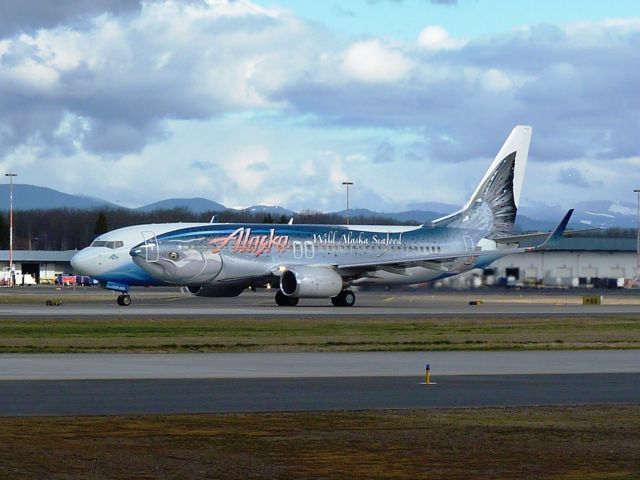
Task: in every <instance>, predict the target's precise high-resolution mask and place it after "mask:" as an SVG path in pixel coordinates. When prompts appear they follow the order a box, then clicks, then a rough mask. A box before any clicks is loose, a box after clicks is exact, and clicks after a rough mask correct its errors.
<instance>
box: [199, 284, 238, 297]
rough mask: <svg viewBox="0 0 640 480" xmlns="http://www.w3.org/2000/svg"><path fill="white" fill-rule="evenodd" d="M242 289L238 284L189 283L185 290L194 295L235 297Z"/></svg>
mask: <svg viewBox="0 0 640 480" xmlns="http://www.w3.org/2000/svg"><path fill="white" fill-rule="evenodd" d="M243 290H244V286H238V285H190V286H188V287H187V291H188V292H189V293H190V294H191V295H195V296H196V297H237V296H238V295H240V294H241V293H242V291H243Z"/></svg>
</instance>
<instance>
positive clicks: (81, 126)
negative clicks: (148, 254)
mask: <svg viewBox="0 0 640 480" xmlns="http://www.w3.org/2000/svg"><path fill="white" fill-rule="evenodd" d="M515 125H531V126H533V138H532V144H531V149H530V152H529V162H528V165H527V172H526V177H525V185H524V190H523V197H522V199H521V203H522V204H525V205H529V206H536V205H558V206H562V207H566V208H569V207H571V206H572V202H576V201H588V200H603V199H606V200H613V201H628V202H633V201H634V200H635V197H634V196H633V189H634V188H637V187H638V186H639V185H640V3H638V2H637V0H628V1H627V0H616V1H612V2H603V1H599V0H580V1H577V0H576V1H566V2H557V1H551V0H535V1H534V0H531V1H525V0H521V1H517V2H514V1H507V0H502V1H498V0H349V1H347V0H342V1H333V0H324V1H317V0H279V1H278V0H253V1H249V0H235V1H232V0H183V1H168V0H155V1H141V0H93V1H91V2H86V1H84V0H57V1H56V2H50V1H48V0H41V1H36V0H22V1H19V2H18V1H11V0H0V167H1V168H2V170H3V171H4V172H9V171H11V172H15V173H17V174H18V177H17V179H16V182H17V183H27V184H33V185H40V186H46V187H50V188H54V189H57V190H61V191H64V192H68V193H75V194H84V195H90V196H95V197H100V198H104V199H106V200H109V201H112V202H114V203H117V204H119V205H122V206H131V207H135V206H141V205H144V204H148V203H151V202H154V201H158V200H161V199H164V198H173V197H181V198H190V197H205V198H209V199H211V200H215V201H218V202H221V203H223V204H225V205H227V206H230V207H242V206H248V205H253V204H259V203H263V204H277V205H282V206H286V207H288V208H292V209H294V210H301V209H313V210H323V211H331V210H338V209H341V208H343V207H344V201H345V199H344V187H343V186H342V184H341V183H342V182H343V181H345V180H350V181H353V182H354V186H353V187H352V188H351V190H350V194H351V197H350V199H351V202H350V203H351V206H352V207H358V208H369V209H372V210H378V211H399V210H402V209H405V208H406V207H407V205H412V204H419V203H421V202H445V203H451V204H460V205H461V204H463V203H464V202H465V201H466V199H467V197H468V195H469V194H470V193H471V192H472V190H473V189H474V187H475V186H476V184H477V183H478V181H479V180H480V178H481V177H482V175H483V174H484V172H485V170H486V168H487V167H488V165H489V163H490V162H491V160H492V159H493V157H494V156H495V154H496V153H497V152H498V150H499V149H500V146H501V145H502V143H503V142H504V140H505V139H506V138H507V136H508V134H509V132H510V131H511V129H512V128H513V127H514V126H515Z"/></svg>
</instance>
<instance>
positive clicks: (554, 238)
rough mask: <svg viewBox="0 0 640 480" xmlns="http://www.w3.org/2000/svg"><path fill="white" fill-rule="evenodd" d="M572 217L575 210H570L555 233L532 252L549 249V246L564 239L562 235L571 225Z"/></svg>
mask: <svg viewBox="0 0 640 480" xmlns="http://www.w3.org/2000/svg"><path fill="white" fill-rule="evenodd" d="M571 215H573V208H572V209H571V210H569V211H568V212H567V213H566V214H565V216H564V218H563V219H562V221H561V222H560V223H559V224H558V226H557V227H556V228H555V229H554V230H553V232H551V235H549V236H548V237H547V239H546V240H545V241H544V242H543V243H542V244H541V245H538V246H537V247H533V249H532V250H539V249H543V248H548V247H549V246H551V245H553V244H554V243H555V242H557V241H558V240H560V238H562V234H563V233H564V231H565V230H566V229H567V225H568V224H569V220H570V219H571Z"/></svg>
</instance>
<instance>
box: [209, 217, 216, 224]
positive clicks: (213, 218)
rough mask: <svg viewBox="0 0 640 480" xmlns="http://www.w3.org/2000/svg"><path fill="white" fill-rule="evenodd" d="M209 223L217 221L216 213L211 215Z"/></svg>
mask: <svg viewBox="0 0 640 480" xmlns="http://www.w3.org/2000/svg"><path fill="white" fill-rule="evenodd" d="M209 223H216V216H215V215H212V216H211V221H210V222H209Z"/></svg>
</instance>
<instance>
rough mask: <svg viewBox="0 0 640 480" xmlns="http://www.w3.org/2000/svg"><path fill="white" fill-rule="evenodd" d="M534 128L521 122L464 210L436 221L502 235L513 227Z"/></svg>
mask: <svg viewBox="0 0 640 480" xmlns="http://www.w3.org/2000/svg"><path fill="white" fill-rule="evenodd" d="M531 131H532V128H531V127H528V126H520V125H519V126H517V127H515V128H514V129H513V130H512V131H511V134H510V135H509V137H508V138H507V140H506V142H504V145H503V146H502V148H501V149H500V151H499V152H498V155H496V158H495V159H494V160H493V162H492V163H491V166H490V167H489V170H487V172H486V173H485V174H484V177H482V180H481V181H480V183H479V185H478V187H477V188H476V189H475V191H474V192H473V194H472V195H471V197H470V198H469V200H468V201H467V203H466V204H465V206H464V207H462V209H461V210H459V211H457V212H455V213H452V214H450V215H447V216H446V217H442V218H439V219H437V220H434V221H433V222H431V223H432V225H436V226H445V225H446V226H447V227H458V228H472V229H477V230H486V231H487V232H489V234H490V235H492V236H495V237H499V236H501V235H505V234H508V233H510V232H512V231H513V226H514V224H515V220H516V213H517V211H518V204H519V201H520V193H521V192H522V182H523V180H524V170H525V166H526V164H527V157H528V155H529V143H530V142H531Z"/></svg>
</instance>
